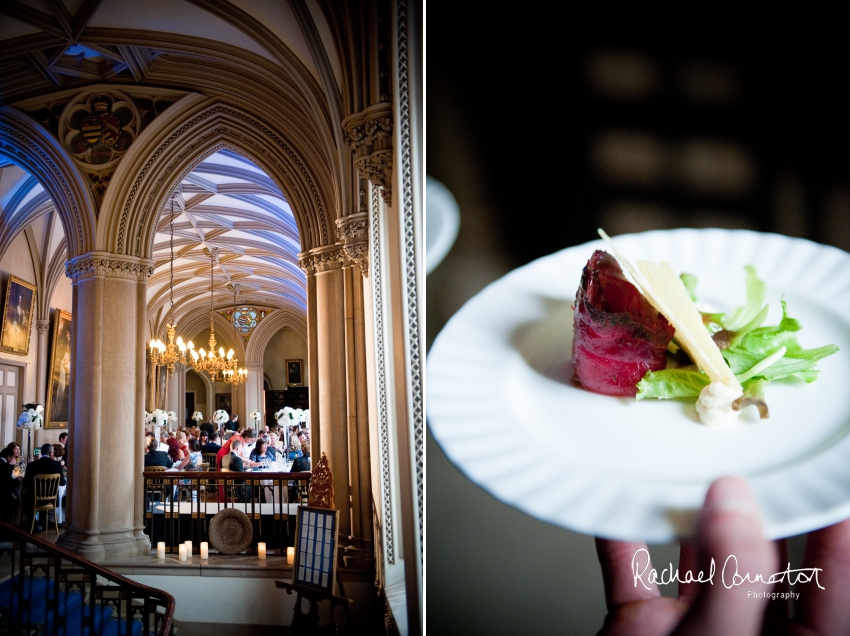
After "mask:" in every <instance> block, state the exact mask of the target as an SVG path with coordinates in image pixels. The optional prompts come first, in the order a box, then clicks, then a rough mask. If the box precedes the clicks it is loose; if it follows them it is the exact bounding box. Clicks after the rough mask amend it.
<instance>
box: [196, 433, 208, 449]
mask: <svg viewBox="0 0 850 636" xmlns="http://www.w3.org/2000/svg"><path fill="white" fill-rule="evenodd" d="M197 433H198V434H197V435H192V437H194V438H195V439H196V440H198V441H199V442H201V446H203V445H204V444H209V443H210V434H209V433H207V432H206V431H197Z"/></svg>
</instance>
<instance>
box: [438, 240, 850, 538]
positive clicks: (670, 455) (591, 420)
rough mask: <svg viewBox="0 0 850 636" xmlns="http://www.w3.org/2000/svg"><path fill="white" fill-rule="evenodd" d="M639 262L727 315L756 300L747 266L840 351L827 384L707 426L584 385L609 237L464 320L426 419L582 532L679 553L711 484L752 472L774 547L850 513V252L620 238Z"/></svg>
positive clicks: (829, 363)
mask: <svg viewBox="0 0 850 636" xmlns="http://www.w3.org/2000/svg"><path fill="white" fill-rule="evenodd" d="M614 242H615V244H616V245H617V248H618V250H620V251H621V252H623V253H624V254H625V255H626V256H629V257H631V258H632V259H633V260H635V259H642V260H653V261H660V260H667V261H669V262H670V263H671V264H672V265H673V267H674V269H675V270H676V271H679V272H689V273H692V274H695V275H696V276H697V277H698V279H699V284H698V286H697V296H698V297H699V299H700V301H704V302H707V303H709V304H711V305H712V306H713V307H714V308H715V309H716V310H730V309H733V308H734V307H736V306H738V305H741V304H743V302H744V299H745V288H744V266H745V265H749V264H751V265H754V266H755V267H756V269H757V272H758V275H759V277H760V278H761V279H762V280H764V281H765V282H766V283H767V289H768V302H769V303H770V316H769V317H768V320H767V322H766V323H765V324H766V325H770V324H778V322H779V319H780V318H781V308H780V304H779V300H780V298H781V297H782V296H783V295H784V298H785V300H786V301H787V303H788V311H789V314H790V315H791V316H792V317H794V318H797V319H798V320H800V322H801V323H802V325H803V329H802V331H800V332H799V333H798V340H799V342H800V344H801V345H802V346H803V347H804V348H812V347H818V346H822V345H826V344H837V345H838V346H839V347H840V349H841V351H839V352H838V353H837V354H835V355H832V356H829V357H827V358H825V359H823V360H821V361H820V362H819V363H818V368H819V369H820V370H821V373H820V376H819V378H818V379H817V381H815V382H813V383H812V384H805V383H803V382H784V381H780V382H773V383H771V384H769V385H768V386H767V389H766V398H767V402H768V405H769V407H770V413H771V415H770V418H769V419H767V420H759V419H758V414H757V411H756V410H755V407H750V408H749V409H747V410H746V411H745V412H744V415H742V417H741V419H740V421H739V422H738V423H737V424H736V425H734V426H731V427H726V428H708V427H706V426H703V425H702V424H700V423H699V418H698V416H697V415H696V411H695V409H694V406H693V404H692V403H685V402H682V401H676V400H666V401H659V400H643V401H641V402H636V401H635V400H633V399H629V398H616V397H610V396H605V395H598V394H595V393H591V392H590V391H587V390H585V389H582V388H580V387H578V386H576V385H574V384H573V383H572V381H571V380H572V363H571V342H572V332H573V312H572V308H571V304H572V303H573V301H574V299H575V293H576V290H577V289H578V285H579V280H580V277H581V271H582V268H583V267H584V265H585V263H586V262H587V260H588V258H590V255H591V254H592V253H593V250H594V249H597V248H598V249H605V248H604V245H603V243H602V241H594V242H592V243H587V244H585V245H580V246H577V247H572V248H569V249H565V250H562V251H560V252H557V253H555V254H552V255H550V256H547V257H545V258H541V259H538V260H536V261H534V262H532V263H530V264H528V265H526V266H524V267H521V268H519V269H517V270H515V271H513V272H511V273H510V274H508V275H507V276H505V277H504V278H501V279H500V280H498V281H496V282H495V283H493V284H491V285H490V286H489V287H487V288H486V289H484V290H483V291H482V292H481V293H479V294H478V295H477V296H475V297H474V298H473V299H472V300H470V301H469V302H468V303H467V304H466V305H464V307H463V308H462V309H461V310H460V311H459V312H458V313H457V314H455V316H454V317H452V319H451V320H450V321H449V323H448V324H447V325H446V327H445V328H444V329H443V331H442V332H441V333H440V334H439V335H438V336H437V338H436V340H435V342H434V345H433V347H432V348H431V352H430V354H429V356H428V367H427V368H428V376H427V387H428V389H427V418H428V423H429V425H430V427H431V430H432V433H433V435H434V437H435V438H436V440H437V441H438V442H439V444H440V446H441V447H442V448H443V450H444V451H445V453H446V455H447V456H448V457H449V459H450V460H451V461H452V462H454V464H455V465H457V466H458V467H459V468H460V469H461V470H462V471H463V472H464V473H465V474H466V475H467V476H468V477H469V478H470V479H471V480H472V481H473V482H475V483H476V484H478V485H480V486H481V487H482V488H484V489H485V490H487V491H488V492H490V493H491V494H493V495H494V496H495V497H497V498H498V499H500V500H502V501H504V502H505V503H507V504H509V505H511V506H514V507H516V508H518V509H520V510H522V511H524V512H526V513H528V514H530V515H532V516H533V517H537V518H539V519H542V520H544V521H548V522H551V523H554V524H557V525H561V526H564V527H567V528H570V529H572V530H576V531H578V532H583V533H587V534H592V535H597V536H602V537H607V538H612V539H620V540H631V541H640V540H643V541H650V542H668V541H671V540H673V539H675V538H676V537H677V536H683V535H686V534H688V533H689V532H690V528H691V526H692V522H693V518H694V513H695V512H696V511H697V510H698V509H699V507H700V505H701V504H702V500H703V498H704V496H705V492H706V489H707V488H708V485H709V484H710V483H711V482H712V480H714V479H715V478H717V477H720V476H722V475H728V474H737V475H743V476H745V477H746V478H747V479H748V480H749V481H750V483H751V485H752V486H753V488H754V490H755V492H756V495H757V497H758V500H759V502H760V504H761V506H762V511H763V516H764V520H765V525H766V530H767V533H768V535H769V536H770V537H771V538H780V537H787V536H791V535H794V534H799V533H802V532H806V531H809V530H813V529H816V528H820V527H823V526H826V525H829V524H831V523H834V522H836V521H839V520H842V519H845V518H847V517H850V436H848V435H847V433H848V431H850V390H848V387H850V356H848V352H850V255H849V254H847V253H846V252H843V251H841V250H838V249H836V248H833V247H827V246H824V245H818V244H817V243H812V242H810V241H806V240H802V239H792V238H788V237H785V236H780V235H777V234H760V233H756V232H748V231H727V230H717V229H710V230H688V229H682V230H673V231H657V232H646V233H643V234H632V235H624V236H619V237H615V239H614Z"/></svg>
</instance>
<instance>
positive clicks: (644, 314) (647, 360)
mask: <svg viewBox="0 0 850 636" xmlns="http://www.w3.org/2000/svg"><path fill="white" fill-rule="evenodd" d="M674 332H675V330H674V329H673V326H672V325H670V323H668V322H667V319H666V318H665V317H664V316H662V315H661V314H660V313H658V311H656V310H655V308H653V306H652V305H650V304H649V302H648V301H647V300H646V298H644V297H643V295H642V294H641V293H640V292H639V291H638V289H637V288H636V287H635V286H634V285H632V284H631V283H630V282H629V281H627V280H626V278H625V276H623V270H622V269H620V265H619V263H617V260H616V259H615V258H614V257H613V256H611V255H610V254H608V253H607V252H603V251H601V250H596V251H595V252H594V253H593V256H591V257H590V260H589V261H588V262H587V265H586V266H585V268H584V271H583V272H582V275H581V285H580V286H579V289H578V292H577V294H576V305H575V333H574V335H573V366H574V367H575V376H576V379H577V380H578V381H579V382H580V383H581V385H582V386H583V387H585V388H586V389H589V390H591V391H595V392H596V393H605V394H606V395H629V396H634V395H635V394H636V393H637V388H636V386H637V383H638V382H640V380H641V379H642V378H643V376H644V375H646V372H647V371H659V370H661V369H663V368H664V367H665V365H666V350H667V345H668V344H669V343H670V340H671V339H672V338H673V333H674Z"/></svg>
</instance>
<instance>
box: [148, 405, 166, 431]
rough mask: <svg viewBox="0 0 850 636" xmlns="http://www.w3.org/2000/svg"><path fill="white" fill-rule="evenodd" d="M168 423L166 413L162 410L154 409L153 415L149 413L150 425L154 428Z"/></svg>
mask: <svg viewBox="0 0 850 636" xmlns="http://www.w3.org/2000/svg"><path fill="white" fill-rule="evenodd" d="M167 421H168V413H166V412H165V411H163V410H162V409H154V410H153V413H151V424H153V425H154V426H159V427H162V426H165V424H166V422H167Z"/></svg>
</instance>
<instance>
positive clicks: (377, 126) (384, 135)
mask: <svg viewBox="0 0 850 636" xmlns="http://www.w3.org/2000/svg"><path fill="white" fill-rule="evenodd" d="M342 127H343V129H344V130H345V137H344V141H345V143H346V145H347V146H348V147H349V148H351V150H352V151H353V152H354V154H355V158H354V165H355V166H357V170H358V171H359V172H360V174H361V176H363V178H365V179H369V181H371V182H372V183H374V184H375V185H376V186H379V187H380V188H382V191H383V196H384V201H386V203H387V205H391V204H392V177H393V107H392V104H390V103H381V104H375V105H374V106H370V107H369V108H366V109H364V110H361V111H360V112H359V113H355V114H353V115H350V116H348V117H346V118H345V119H344V120H343V121H342Z"/></svg>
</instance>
